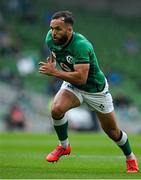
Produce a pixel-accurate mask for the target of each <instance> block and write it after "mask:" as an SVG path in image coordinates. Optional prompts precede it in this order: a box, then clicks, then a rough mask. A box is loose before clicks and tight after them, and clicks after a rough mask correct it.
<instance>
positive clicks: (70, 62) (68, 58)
mask: <svg viewBox="0 0 141 180" xmlns="http://www.w3.org/2000/svg"><path fill="white" fill-rule="evenodd" d="M66 60H67V62H68V63H69V64H72V63H73V57H72V56H70V55H68V56H66Z"/></svg>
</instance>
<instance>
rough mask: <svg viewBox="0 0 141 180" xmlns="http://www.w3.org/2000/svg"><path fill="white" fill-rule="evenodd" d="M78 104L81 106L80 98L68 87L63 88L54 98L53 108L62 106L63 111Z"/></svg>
mask: <svg viewBox="0 0 141 180" xmlns="http://www.w3.org/2000/svg"><path fill="white" fill-rule="evenodd" d="M78 106H80V101H79V99H78V98H77V97H76V96H75V95H74V94H73V93H72V92H71V91H69V90H67V89H61V90H60V91H58V93H57V94H56V96H55V98H54V101H53V104H52V109H54V108H59V109H60V108H61V110H62V111H64V112H66V111H68V110H69V109H71V108H75V107H78Z"/></svg>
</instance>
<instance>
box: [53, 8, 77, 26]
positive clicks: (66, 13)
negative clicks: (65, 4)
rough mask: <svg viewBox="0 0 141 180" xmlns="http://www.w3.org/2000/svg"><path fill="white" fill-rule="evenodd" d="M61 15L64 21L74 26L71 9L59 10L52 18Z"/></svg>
mask: <svg viewBox="0 0 141 180" xmlns="http://www.w3.org/2000/svg"><path fill="white" fill-rule="evenodd" d="M61 17H62V18H63V21H64V22H65V23H68V24H70V25H72V26H73V24H74V20H73V17H72V13H71V12H70V11H58V12H56V13H54V14H53V16H52V18H51V19H59V18H61Z"/></svg>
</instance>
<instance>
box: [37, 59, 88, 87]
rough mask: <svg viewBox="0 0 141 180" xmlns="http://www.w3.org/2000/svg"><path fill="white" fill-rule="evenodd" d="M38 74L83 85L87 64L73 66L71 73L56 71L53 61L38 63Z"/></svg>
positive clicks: (86, 73) (85, 79)
mask: <svg viewBox="0 0 141 180" xmlns="http://www.w3.org/2000/svg"><path fill="white" fill-rule="evenodd" d="M40 65H41V66H40V68H39V72H40V73H42V74H46V75H49V76H55V77H57V78H60V79H62V80H64V81H67V82H70V83H73V84H85V83H86V82H87V78H88V73H89V66H90V65H89V63H85V64H75V65H74V71H73V72H66V71H62V70H58V69H56V67H55V64H54V62H53V61H47V62H40Z"/></svg>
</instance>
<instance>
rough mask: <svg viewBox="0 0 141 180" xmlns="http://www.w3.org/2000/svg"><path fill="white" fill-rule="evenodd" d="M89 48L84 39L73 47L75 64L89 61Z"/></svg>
mask: <svg viewBox="0 0 141 180" xmlns="http://www.w3.org/2000/svg"><path fill="white" fill-rule="evenodd" d="M90 53H91V48H90V45H89V43H87V42H86V41H80V42H79V43H77V44H76V46H75V47H74V60H75V64H85V63H90Z"/></svg>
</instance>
